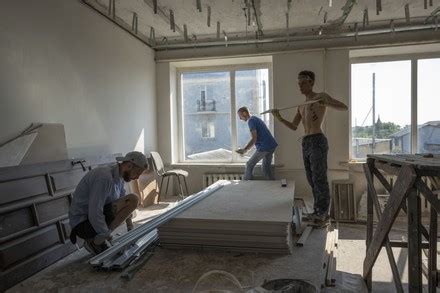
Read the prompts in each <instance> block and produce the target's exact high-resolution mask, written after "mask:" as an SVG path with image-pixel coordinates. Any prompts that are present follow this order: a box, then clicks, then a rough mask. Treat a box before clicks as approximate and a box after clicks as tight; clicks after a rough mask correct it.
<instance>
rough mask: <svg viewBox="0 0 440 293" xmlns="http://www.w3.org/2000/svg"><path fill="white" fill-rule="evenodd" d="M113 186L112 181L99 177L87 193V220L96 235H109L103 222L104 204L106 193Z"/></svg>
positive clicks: (101, 236)
mask: <svg viewBox="0 0 440 293" xmlns="http://www.w3.org/2000/svg"><path fill="white" fill-rule="evenodd" d="M112 188H113V186H112V182H111V181H109V180H105V179H99V180H96V181H95V182H93V186H92V188H91V190H90V195H89V213H88V217H89V221H90V224H91V225H92V227H93V229H95V231H96V233H97V235H96V236H98V237H100V238H104V239H105V238H107V237H109V236H110V233H111V231H110V229H109V228H108V226H107V223H106V222H105V216H104V205H105V199H106V197H107V195H108V194H109V193H110V192H111V189H112Z"/></svg>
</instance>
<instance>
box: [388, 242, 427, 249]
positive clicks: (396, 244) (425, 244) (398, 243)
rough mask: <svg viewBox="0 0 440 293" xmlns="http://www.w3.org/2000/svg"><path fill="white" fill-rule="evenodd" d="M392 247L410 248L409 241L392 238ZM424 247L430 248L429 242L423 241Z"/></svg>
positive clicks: (422, 245)
mask: <svg viewBox="0 0 440 293" xmlns="http://www.w3.org/2000/svg"><path fill="white" fill-rule="evenodd" d="M390 245H391V247H400V248H408V242H405V241H393V240H390ZM421 247H422V249H428V248H429V242H422V243H421Z"/></svg>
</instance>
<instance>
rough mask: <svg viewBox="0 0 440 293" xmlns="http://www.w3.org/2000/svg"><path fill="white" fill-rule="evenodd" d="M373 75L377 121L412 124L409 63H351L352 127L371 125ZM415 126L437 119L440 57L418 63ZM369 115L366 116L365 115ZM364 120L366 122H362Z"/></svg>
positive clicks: (438, 115) (401, 124) (439, 93)
mask: <svg viewBox="0 0 440 293" xmlns="http://www.w3.org/2000/svg"><path fill="white" fill-rule="evenodd" d="M373 72H374V73H375V74H376V107H375V108H376V120H377V117H378V116H380V119H381V121H382V122H394V123H396V124H398V125H400V126H402V127H403V126H405V125H409V124H410V123H411V61H410V60H403V61H392V62H380V63H360V64H353V65H352V68H351V76H352V77H351V99H352V100H351V108H352V126H355V125H357V126H362V123H364V124H363V126H367V125H372V119H373V118H372V112H370V113H369V111H370V109H371V108H372V74H373ZM417 80H418V90H417V92H418V93H417V95H418V111H417V112H418V124H423V123H425V122H427V121H433V120H440V58H437V59H419V61H418V77H417ZM368 113H369V114H368ZM364 121H365V122H364Z"/></svg>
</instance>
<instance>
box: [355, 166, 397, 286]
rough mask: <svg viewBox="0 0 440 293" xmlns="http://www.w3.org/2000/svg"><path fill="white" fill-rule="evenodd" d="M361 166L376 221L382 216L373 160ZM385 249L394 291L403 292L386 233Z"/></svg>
mask: <svg viewBox="0 0 440 293" xmlns="http://www.w3.org/2000/svg"><path fill="white" fill-rule="evenodd" d="M367 165H368V166H367ZM363 167H364V172H365V176H366V177H367V184H368V186H367V187H368V189H369V190H370V193H371V196H372V199H373V203H374V207H375V210H376V215H377V220H378V222H380V220H381V218H382V210H381V208H380V203H379V199H378V198H377V192H376V189H375V188H374V182H373V174H372V172H371V170H373V169H375V167H374V162H372V161H371V160H370V161H368V162H367V164H364V165H363ZM385 249H386V251H387V255H388V261H389V263H390V266H391V271H392V273H393V279H394V285H395V286H396V291H397V292H399V293H400V292H403V286H402V280H401V279H400V274H399V270H398V268H397V265H396V260H395V258H394V254H393V250H392V248H391V245H390V240H389V238H388V235H386V237H385Z"/></svg>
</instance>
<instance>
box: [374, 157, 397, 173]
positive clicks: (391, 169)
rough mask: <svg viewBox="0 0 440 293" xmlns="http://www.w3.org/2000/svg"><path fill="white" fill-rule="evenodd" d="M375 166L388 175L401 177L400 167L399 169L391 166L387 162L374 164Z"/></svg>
mask: <svg viewBox="0 0 440 293" xmlns="http://www.w3.org/2000/svg"><path fill="white" fill-rule="evenodd" d="M374 165H375V166H376V168H377V169H379V170H383V171H385V172H386V173H387V174H390V175H396V176H397V175H399V171H400V166H399V167H397V166H391V165H390V164H388V163H387V162H379V161H376V162H374Z"/></svg>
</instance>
